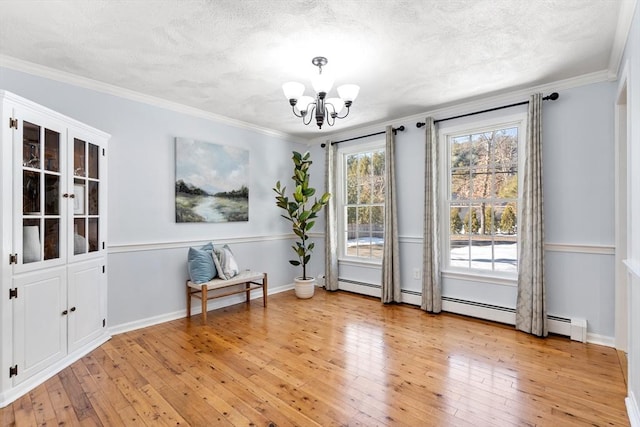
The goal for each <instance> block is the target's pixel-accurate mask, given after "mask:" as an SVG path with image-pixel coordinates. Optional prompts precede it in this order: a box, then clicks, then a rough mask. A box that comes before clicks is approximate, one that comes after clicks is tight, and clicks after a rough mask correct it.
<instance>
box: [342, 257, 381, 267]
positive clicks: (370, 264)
mask: <svg viewBox="0 0 640 427" xmlns="http://www.w3.org/2000/svg"><path fill="white" fill-rule="evenodd" d="M338 263H339V264H340V265H348V266H350V267H362V268H372V269H375V270H380V269H381V268H382V262H373V261H363V260H358V259H354V258H348V259H347V258H341V259H338Z"/></svg>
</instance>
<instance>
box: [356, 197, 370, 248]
mask: <svg viewBox="0 0 640 427" xmlns="http://www.w3.org/2000/svg"><path fill="white" fill-rule="evenodd" d="M357 212H358V214H357V226H356V236H357V238H356V239H357V240H356V246H357V247H358V256H364V257H367V258H368V257H371V243H372V242H371V208H370V207H360V208H358V209H357Z"/></svg>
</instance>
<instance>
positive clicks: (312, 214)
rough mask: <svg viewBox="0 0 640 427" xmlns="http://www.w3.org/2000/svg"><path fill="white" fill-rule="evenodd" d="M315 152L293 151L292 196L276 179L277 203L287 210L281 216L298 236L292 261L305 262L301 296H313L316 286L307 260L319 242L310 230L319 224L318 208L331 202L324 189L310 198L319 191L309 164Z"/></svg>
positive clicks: (297, 288)
mask: <svg viewBox="0 0 640 427" xmlns="http://www.w3.org/2000/svg"><path fill="white" fill-rule="evenodd" d="M310 157H311V154H310V153H309V152H306V153H304V154H300V153H298V152H296V151H294V152H293V157H292V158H291V159H292V160H293V177H292V179H293V181H294V183H295V190H294V191H293V193H292V194H291V199H290V198H289V197H288V196H286V195H285V191H286V189H287V187H285V186H281V185H280V181H278V182H277V183H276V186H275V188H274V189H273V191H275V192H276V194H277V196H276V202H277V203H276V205H277V206H278V207H279V208H282V209H283V210H284V211H285V213H284V214H282V215H281V216H282V217H283V218H285V219H287V220H288V221H290V222H291V225H292V230H293V233H294V234H295V235H296V236H298V240H297V241H296V244H295V245H293V246H292V248H293V251H294V252H295V253H296V255H297V259H292V260H290V261H289V263H290V264H292V265H295V266H302V276H300V277H296V278H295V291H296V296H297V297H298V298H311V297H312V296H313V292H314V287H315V278H313V277H309V276H307V264H308V263H309V260H311V252H312V251H313V247H314V246H315V245H314V243H313V242H309V241H308V240H309V232H310V231H311V229H312V228H313V226H314V225H315V223H316V222H315V218H317V216H318V215H317V214H318V212H320V210H321V209H322V208H323V207H324V206H325V205H326V204H327V202H328V201H329V198H330V197H331V195H330V194H329V193H324V194H323V195H322V197H320V199H318V198H317V197H316V198H314V199H313V203H312V202H311V200H310V198H311V197H313V196H314V195H315V193H316V190H315V188H311V187H309V167H310V166H311V163H313V162H312V161H311V159H310Z"/></svg>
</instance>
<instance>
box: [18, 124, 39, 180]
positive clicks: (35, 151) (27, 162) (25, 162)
mask: <svg viewBox="0 0 640 427" xmlns="http://www.w3.org/2000/svg"><path fill="white" fill-rule="evenodd" d="M22 166H25V167H29V168H35V169H39V168H40V126H38V125H34V124H33V123H29V122H25V121H23V122H22Z"/></svg>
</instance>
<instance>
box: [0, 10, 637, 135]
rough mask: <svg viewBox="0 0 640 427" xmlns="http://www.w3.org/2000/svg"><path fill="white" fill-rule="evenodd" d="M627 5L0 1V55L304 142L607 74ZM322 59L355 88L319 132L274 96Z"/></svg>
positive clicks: (306, 78) (337, 76)
mask: <svg viewBox="0 0 640 427" xmlns="http://www.w3.org/2000/svg"><path fill="white" fill-rule="evenodd" d="M623 1H627V0H464V1H462V0H416V1H386V0H384V1H383V0H380V1H374V0H369V1H350V0H338V1H333V0H331V1H320V0H302V1H292V0H282V1H280V0H271V1H263V0H231V1H227V0H216V1H204V0H201V1H193V0H162V1H161V0H147V1H143V0H129V1H124V0H111V1H106V0H82V1H80V0H70V1H56V0H46V1H45V0H41V1H34V0H21V1H13V0H0V7H1V11H0V54H3V55H7V56H10V57H14V58H17V59H20V60H24V61H28V62H32V63H35V64H40V65H44V66H47V67H50V68H54V69H57V70H61V71H65V72H69V73H72V74H75V75H79V76H82V77H86V78H90V79H93V80H97V81H100V82H105V83H109V84H112V85H116V86H119V87H122V88H126V89H130V90H134V91H137V92H140V93H143V94H146V95H151V96H155V97H158V98H162V99H165V100H169V101H172V102H176V103H180V104H184V105H187V106H190V107H195V108H198V109H201V110H205V111H208V112H211V113H215V114H219V115H222V116H226V117H229V118H232V119H236V120H240V121H243V122H247V123H251V124H254V125H258V126H260V127H264V128H268V129H273V130H277V131H280V132H284V133H287V134H291V135H294V136H297V137H303V138H311V137H317V136H320V135H321V133H320V132H322V133H324V134H329V133H331V132H334V133H335V132H336V131H343V130H345V129H348V128H352V127H359V126H363V125H364V124H366V123H373V122H378V121H383V120H391V119H394V118H399V117H403V116H408V115H413V114H418V113H421V112H425V111H428V110H429V109H431V108H433V107H435V106H439V105H444V104H448V103H451V102H455V101H457V100H461V99H466V98H470V97H474V96H478V95H481V94H487V93H497V92H500V91H504V90H507V89H513V88H521V87H528V86H532V85H539V84H544V83H549V82H553V81H557V80H561V79H566V78H570V77H574V76H578V75H583V74H587V73H591V72H596V71H603V70H606V69H607V68H608V66H609V62H610V57H611V52H612V48H613V46H614V39H615V35H616V26H617V23H618V13H619V10H620V6H621V3H622V2H623ZM319 55H321V56H326V57H327V58H328V59H329V63H328V65H327V66H326V67H325V71H326V72H327V73H331V74H332V75H333V76H334V78H335V81H336V85H340V84H343V83H355V84H358V85H360V87H361V89H360V96H359V97H358V99H357V100H356V101H355V102H354V105H353V107H352V109H351V114H350V115H349V117H348V118H346V119H345V120H342V121H337V123H336V126H334V127H331V128H330V127H326V126H325V127H323V129H322V131H319V130H318V129H317V127H316V126H315V125H313V124H312V125H310V126H304V125H303V124H302V123H301V122H300V119H297V118H295V117H293V114H292V113H291V110H290V107H289V104H288V102H287V100H285V98H284V95H283V93H282V89H281V85H282V83H284V82H287V81H290V80H295V81H299V82H301V83H304V84H305V86H306V87H307V92H306V94H308V95H310V94H311V85H310V83H309V79H310V77H311V76H312V75H314V74H315V73H317V69H316V68H315V67H314V66H313V65H312V64H311V58H312V57H314V56H319ZM333 91H335V89H334V90H333Z"/></svg>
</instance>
